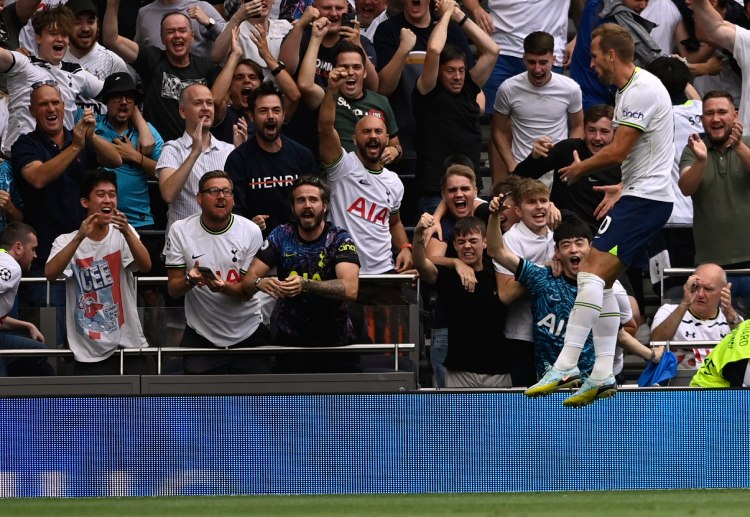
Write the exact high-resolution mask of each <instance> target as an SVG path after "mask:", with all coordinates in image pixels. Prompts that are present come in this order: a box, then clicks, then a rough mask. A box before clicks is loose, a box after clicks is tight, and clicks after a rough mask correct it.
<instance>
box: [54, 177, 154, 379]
mask: <svg viewBox="0 0 750 517" xmlns="http://www.w3.org/2000/svg"><path fill="white" fill-rule="evenodd" d="M81 204H82V205H83V207H84V208H85V209H86V218H85V219H84V220H83V222H82V223H81V227H80V228H79V229H78V230H76V231H74V232H70V233H65V234H63V235H60V236H59V237H57V239H55V241H54V242H53V243H52V251H51V252H50V255H49V258H48V259H47V264H46V265H45V268H44V275H45V276H46V277H47V280H49V281H50V282H52V281H54V280H55V279H57V278H58V277H60V276H61V275H62V276H64V277H65V287H66V289H65V291H66V305H67V309H68V311H67V314H68V317H67V321H66V327H67V336H68V345H69V346H70V349H71V350H72V351H73V357H74V359H75V360H74V361H73V364H72V365H71V366H72V372H71V373H73V374H74V375H117V374H119V373H120V358H119V356H118V355H117V354H115V351H116V350H117V349H118V348H139V347H147V346H148V343H147V342H146V338H145V336H144V335H143V329H142V328H141V323H140V319H139V317H138V306H137V301H136V294H135V279H134V277H133V273H134V272H138V271H140V272H148V271H149V270H150V269H151V258H150V257H149V254H148V250H146V247H145V246H144V245H143V244H142V243H141V241H140V238H139V237H138V234H137V233H136V231H135V228H133V227H132V226H131V225H130V224H128V220H127V217H125V214H123V213H122V212H120V211H119V210H117V175H116V174H115V173H114V172H112V171H108V170H106V169H97V170H94V171H90V172H88V173H87V174H86V175H85V176H84V178H83V180H82V181H81ZM155 369H156V368H155V367H154V360H153V357H151V356H132V355H127V356H126V357H125V373H130V374H143V373H154V372H155Z"/></svg>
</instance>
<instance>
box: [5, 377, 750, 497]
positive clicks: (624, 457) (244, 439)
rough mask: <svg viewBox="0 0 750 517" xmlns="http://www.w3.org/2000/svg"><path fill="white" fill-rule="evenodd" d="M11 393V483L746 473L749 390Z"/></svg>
mask: <svg viewBox="0 0 750 517" xmlns="http://www.w3.org/2000/svg"><path fill="white" fill-rule="evenodd" d="M564 396H565V394H562V393H559V394H553V395H552V396H550V397H547V398H544V399H535V400H530V399H527V398H525V397H524V396H523V395H521V394H520V393H517V392H507V393H506V392H482V393H455V392H454V393H448V392H430V393H408V394H382V395H378V394H375V395H287V396H266V395H253V396H227V397H222V396H202V397H107V398H101V397H98V398H24V399H22V398H18V399H0V414H1V415H2V418H0V496H2V497H35V496H55V497H80V496H129V495H133V496H144V495H196V494H202V495H203V494H205V495H209V494H217V495H221V494H353V493H426V492H505V491H550V490H624V489H667V488H740V487H742V488H747V487H748V486H750V455H748V453H747V452H748V450H750V443H749V441H750V439H749V436H750V432H748V429H750V422H749V421H748V420H749V419H750V417H749V416H748V414H749V413H750V412H749V411H748V407H750V391H747V390H715V391H703V390H683V391H679V390H675V391H668V390H663V391H658V390H657V391H622V392H620V393H618V395H617V396H616V397H615V398H613V399H608V400H603V401H600V402H597V403H596V404H594V405H593V406H590V407H586V408H579V409H569V408H564V407H562V400H563V398H564Z"/></svg>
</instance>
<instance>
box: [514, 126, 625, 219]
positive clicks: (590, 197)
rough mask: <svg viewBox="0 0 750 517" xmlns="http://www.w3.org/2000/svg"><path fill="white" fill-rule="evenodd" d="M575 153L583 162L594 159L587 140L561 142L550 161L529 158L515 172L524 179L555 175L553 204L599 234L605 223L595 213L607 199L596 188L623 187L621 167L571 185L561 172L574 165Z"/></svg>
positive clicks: (551, 198)
mask: <svg viewBox="0 0 750 517" xmlns="http://www.w3.org/2000/svg"><path fill="white" fill-rule="evenodd" d="M573 151H578V156H579V158H580V159H581V160H585V159H586V158H589V157H591V152H590V151H589V149H588V147H586V141H585V140H583V139H581V138H568V139H566V140H561V141H560V142H557V143H556V144H555V145H554V147H552V150H551V151H550V152H549V153H548V155H547V157H546V158H537V159H534V158H532V157H531V155H529V156H528V158H526V159H525V160H524V161H522V162H521V163H519V164H518V165H517V166H516V170H515V171H514V172H515V174H518V175H519V176H523V177H524V178H540V177H541V176H542V175H543V174H544V173H546V172H548V171H554V177H553V179H552V190H551V191H550V201H552V202H553V203H555V205H556V206H557V208H559V209H563V208H565V209H568V210H572V211H573V212H575V213H576V215H577V216H578V217H580V218H581V219H582V220H583V221H585V222H586V223H587V224H588V225H589V226H590V227H591V228H592V230H594V232H596V229H597V228H598V227H599V223H600V222H601V221H597V220H596V218H595V217H594V210H596V207H597V206H598V205H599V203H601V201H602V199H604V194H602V193H601V192H597V191H596V190H594V187H596V186H604V185H616V184H618V183H620V179H621V178H622V174H621V172H620V166H619V165H616V166H613V167H608V168H606V169H603V170H600V171H598V172H596V173H594V174H592V175H590V176H586V177H583V178H581V179H579V180H578V181H576V182H575V183H573V184H572V185H568V184H567V183H563V181H562V180H560V175H559V174H558V172H557V171H559V170H560V169H562V168H563V167H567V166H568V165H570V164H571V163H573Z"/></svg>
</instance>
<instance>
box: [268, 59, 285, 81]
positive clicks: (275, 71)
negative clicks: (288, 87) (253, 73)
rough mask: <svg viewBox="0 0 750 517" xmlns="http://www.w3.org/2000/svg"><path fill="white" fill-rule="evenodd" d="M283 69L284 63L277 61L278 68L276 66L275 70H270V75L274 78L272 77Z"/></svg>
mask: <svg viewBox="0 0 750 517" xmlns="http://www.w3.org/2000/svg"><path fill="white" fill-rule="evenodd" d="M285 68H286V65H285V64H284V62H283V61H279V66H277V67H276V68H274V69H273V70H271V75H272V76H274V77H276V76H277V75H279V74H280V73H281V71H282V70H284V69H285Z"/></svg>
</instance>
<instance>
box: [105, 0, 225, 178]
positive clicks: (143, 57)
mask: <svg viewBox="0 0 750 517" xmlns="http://www.w3.org/2000/svg"><path fill="white" fill-rule="evenodd" d="M119 8H120V0H108V1H107V11H106V12H105V14H104V23H103V26H102V39H103V41H104V44H105V45H106V46H107V47H108V48H110V49H112V50H113V51H114V52H116V53H117V55H119V56H120V57H121V58H122V59H123V60H125V62H126V63H128V64H130V65H132V66H133V68H135V70H136V72H138V74H140V76H141V79H142V80H143V89H144V93H145V96H144V102H143V115H144V116H145V117H146V119H148V120H149V121H151V122H152V123H153V124H154V126H155V127H156V129H157V130H158V131H159V134H160V135H161V136H162V138H164V139H165V140H173V139H176V138H179V137H180V135H181V134H182V131H183V129H184V126H183V123H182V120H181V118H180V115H179V100H180V94H181V93H182V90H183V89H184V88H186V87H187V86H189V85H191V84H195V83H199V84H209V85H211V84H212V83H213V79H214V77H215V76H216V75H217V74H218V72H219V67H218V66H217V65H215V64H214V63H213V62H212V61H211V59H210V58H207V57H202V56H198V55H195V54H193V53H191V48H192V45H193V40H194V35H193V30H192V28H191V25H190V18H188V16H187V15H186V14H183V13H180V12H176V13H171V14H166V15H165V16H164V17H163V18H162V19H161V41H162V43H163V44H164V47H165V48H164V50H162V49H161V48H158V47H154V46H144V45H139V44H138V43H136V42H134V41H132V40H129V39H127V38H125V37H123V36H120V35H119V34H118V21H117V14H118V10H119ZM218 168H221V167H218Z"/></svg>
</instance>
